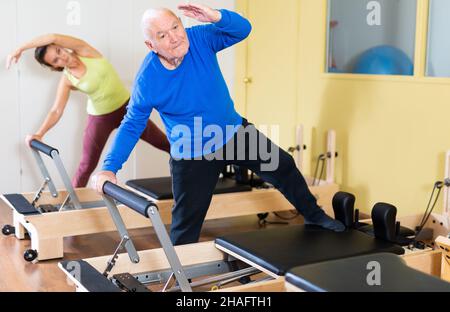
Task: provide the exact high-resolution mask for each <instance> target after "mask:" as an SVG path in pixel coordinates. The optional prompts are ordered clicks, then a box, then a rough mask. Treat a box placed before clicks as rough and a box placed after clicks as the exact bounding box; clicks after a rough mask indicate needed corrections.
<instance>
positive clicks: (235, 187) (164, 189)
mask: <svg viewBox="0 0 450 312" xmlns="http://www.w3.org/2000/svg"><path fill="white" fill-rule="evenodd" d="M126 184H127V185H128V186H129V187H131V188H133V189H135V190H137V191H139V192H141V193H143V194H145V195H147V196H150V197H152V198H154V199H156V200H165V199H173V193H172V178H171V177H165V178H154V179H141V180H131V181H128V182H127V183H126ZM251 190H252V187H251V186H249V185H242V184H238V183H236V181H235V180H233V179H228V178H220V179H219V181H218V182H217V185H216V189H215V190H214V194H215V195H218V194H229V193H240V192H249V191H251Z"/></svg>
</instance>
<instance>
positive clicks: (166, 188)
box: [126, 126, 339, 224]
mask: <svg viewBox="0 0 450 312" xmlns="http://www.w3.org/2000/svg"><path fill="white" fill-rule="evenodd" d="M303 137H304V135H303V127H302V126H299V127H298V129H297V145H296V146H295V147H292V148H290V149H289V152H290V153H292V154H293V155H294V158H295V162H296V164H297V167H298V168H299V169H300V171H301V170H302V167H303V158H304V150H305V149H306V145H305V144H304V138H303ZM337 156H338V153H337V152H336V132H335V131H334V130H330V131H328V133H327V151H326V152H325V153H323V154H321V155H319V156H318V158H317V165H316V170H315V174H314V176H313V177H308V176H305V179H306V181H307V183H308V185H309V187H310V190H311V192H312V193H313V194H314V196H315V197H316V198H317V200H318V204H319V205H320V206H321V207H322V208H323V209H324V210H325V211H326V212H327V213H328V214H330V215H332V213H333V209H332V206H331V200H332V198H333V196H334V194H336V193H337V192H338V191H339V186H338V185H337V184H336V183H335V180H334V167H335V160H336V157H337ZM240 169H241V170H239V172H235V173H234V176H233V173H230V171H228V172H224V174H223V177H221V178H220V179H219V182H218V184H217V186H216V191H215V196H214V197H213V199H212V202H211V205H210V208H209V210H208V214H207V216H206V220H212V219H219V218H227V217H240V216H247V215H257V216H258V217H259V218H260V222H261V224H264V223H265V222H267V221H266V218H267V217H268V215H269V214H270V213H279V212H287V211H293V210H295V209H294V207H292V205H291V204H290V203H289V202H288V201H287V200H286V199H285V198H284V196H283V195H282V194H281V193H280V192H279V191H277V190H275V189H273V188H272V187H270V186H268V185H267V184H264V183H263V182H262V181H258V182H256V183H255V182H254V180H252V177H253V175H251V176H250V175H249V174H248V172H247V170H246V169H245V170H244V168H240ZM325 172H326V177H325V178H324V177H323V176H324V173H325ZM126 186H127V187H128V188H129V189H130V190H132V191H134V192H136V193H137V194H139V195H141V196H143V197H145V198H148V199H149V200H151V201H153V202H155V203H156V204H157V205H158V207H159V208H160V210H161V211H164V210H165V209H166V208H167V209H170V208H171V207H172V206H173V194H172V179H171V178H170V177H162V178H151V179H138V180H130V181H127V182H126ZM236 202H238V203H239V205H236V204H235V203H236Z"/></svg>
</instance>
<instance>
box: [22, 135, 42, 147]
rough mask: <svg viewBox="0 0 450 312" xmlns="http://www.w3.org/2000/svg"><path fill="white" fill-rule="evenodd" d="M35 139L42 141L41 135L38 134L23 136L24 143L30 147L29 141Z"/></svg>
mask: <svg viewBox="0 0 450 312" xmlns="http://www.w3.org/2000/svg"><path fill="white" fill-rule="evenodd" d="M33 140H36V141H41V142H42V135H38V134H29V135H27V136H26V138H25V144H26V145H27V146H29V147H31V141H33Z"/></svg>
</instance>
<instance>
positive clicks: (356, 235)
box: [59, 182, 450, 292]
mask: <svg viewBox="0 0 450 312" xmlns="http://www.w3.org/2000/svg"><path fill="white" fill-rule="evenodd" d="M104 193H105V196H104V198H105V201H106V203H107V206H108V209H109V211H110V212H111V215H112V216H113V218H114V221H115V223H116V225H117V229H118V231H119V233H120V236H121V242H120V244H119V246H118V247H117V249H116V251H115V253H114V254H113V255H112V256H107V257H98V258H92V259H85V260H80V261H65V262H60V263H59V267H60V268H61V269H62V270H63V271H64V272H65V274H66V275H67V277H68V278H69V279H70V280H71V281H72V282H73V283H74V284H75V285H76V289H77V291H111V292H120V291H129V292H147V291H150V290H149V289H151V287H152V286H153V287H155V286H154V285H160V287H159V288H156V289H157V291H163V292H178V291H187V292H190V291H193V290H194V289H197V287H201V286H206V285H212V287H211V288H209V289H210V290H219V289H220V290H222V291H286V289H287V286H286V283H285V277H284V276H285V274H286V273H288V272H290V271H291V270H292V269H294V268H296V267H299V266H300V267H303V266H307V265H312V264H316V263H320V262H324V261H333V260H337V259H350V258H354V257H358V256H363V255H374V254H380V253H389V254H392V255H395V257H399V256H401V257H403V259H404V260H405V261H406V262H407V263H408V265H409V266H411V267H412V268H415V267H420V266H423V263H424V262H426V261H429V259H432V260H431V261H430V264H429V266H432V265H435V264H436V261H435V259H436V258H437V257H441V255H442V254H443V251H444V250H443V251H441V250H437V251H430V252H427V251H417V250H415V251H412V250H409V251H408V252H406V250H405V249H404V248H402V247H400V246H399V245H396V244H394V243H392V242H389V241H388V240H386V237H387V235H388V234H387V233H388V232H389V229H388V228H387V227H388V224H387V223H381V224H380V225H379V224H378V222H374V227H375V233H376V237H371V236H369V235H367V234H365V233H363V232H359V231H357V230H354V229H348V230H347V231H346V232H344V233H335V232H332V231H327V230H324V229H321V228H318V227H316V226H287V227H280V228H273V229H264V230H259V231H254V232H249V233H241V234H232V235H227V236H226V237H222V238H218V239H216V241H215V242H205V243H198V244H191V245H185V246H177V247H174V246H173V245H172V244H171V242H170V240H169V237H168V234H167V232H166V229H165V228H164V226H163V222H162V220H161V217H160V215H159V211H158V207H157V206H156V204H155V203H153V202H151V201H149V200H147V199H145V198H143V197H140V196H139V195H137V194H134V193H133V192H130V191H127V190H125V189H122V188H121V187H119V186H117V185H114V184H111V183H109V182H107V183H106V184H105V185H104ZM338 195H339V196H338ZM338 195H337V197H336V200H335V201H334V204H335V206H334V209H335V210H336V211H337V213H336V215H342V214H345V212H346V211H350V210H351V207H348V206H351V205H353V204H354V197H353V196H352V195H350V194H346V193H339V194H338ZM115 201H118V202H120V203H122V204H124V205H126V206H128V207H129V208H131V209H133V210H134V211H136V212H138V213H140V214H141V215H143V216H145V217H147V218H148V219H150V221H151V222H152V224H153V226H154V229H155V232H156V234H157V237H158V239H159V241H160V243H161V246H162V248H161V249H154V250H147V251H141V252H139V253H137V252H136V250H135V248H134V247H133V243H132V241H131V239H130V237H129V235H128V233H127V230H126V228H125V225H124V223H123V221H122V220H121V218H120V213H118V210H117V207H116V205H115ZM389 209H390V207H389V206H386V207H383V205H381V204H380V205H378V208H377V210H378V211H379V212H377V214H378V215H380V216H383V215H385V214H386V213H385V210H389ZM339 211H343V213H339ZM381 218H382V217H381ZM443 248H446V247H443ZM123 249H126V251H127V253H125V254H120V251H121V250H123ZM447 256H448V254H447ZM417 259H419V260H420V265H419V264H417V263H416V262H417ZM439 260H440V258H439ZM239 268H240V269H239ZM427 269H429V268H427ZM422 270H424V269H423V268H422ZM430 270H431V269H430ZM243 277H252V278H257V280H254V281H252V280H251V279H250V281H249V283H248V284H246V285H242V286H236V287H230V288H227V289H222V287H224V286H226V285H229V284H230V283H234V282H236V281H238V280H240V279H242V278H243ZM175 281H176V282H177V284H175V285H174V282H175ZM443 285H444V286H445V287H448V285H450V284H446V283H445V284H443ZM153 289H155V288H153Z"/></svg>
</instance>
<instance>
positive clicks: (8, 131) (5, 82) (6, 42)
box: [0, 0, 20, 193]
mask: <svg viewBox="0 0 450 312" xmlns="http://www.w3.org/2000/svg"><path fill="white" fill-rule="evenodd" d="M16 12H17V10H16V1H15V0H2V1H0V23H1V24H2V27H0V38H2V40H1V45H0V54H1V55H6V54H7V53H8V52H9V51H10V50H11V49H13V48H14V46H15V44H16V32H17V29H16ZM18 81H19V76H18V73H17V72H7V71H6V70H5V66H4V65H3V64H0V90H1V92H0V107H1V109H0V112H1V113H0V135H1V144H2V149H1V151H2V152H1V154H0V157H1V161H0V184H1V191H2V192H5V193H6V192H14V191H17V190H19V189H20V158H19V157H18V156H19V154H20V152H19V146H18V144H17V142H19V139H20V118H19V115H20V109H19V93H18V85H19V84H18Z"/></svg>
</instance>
